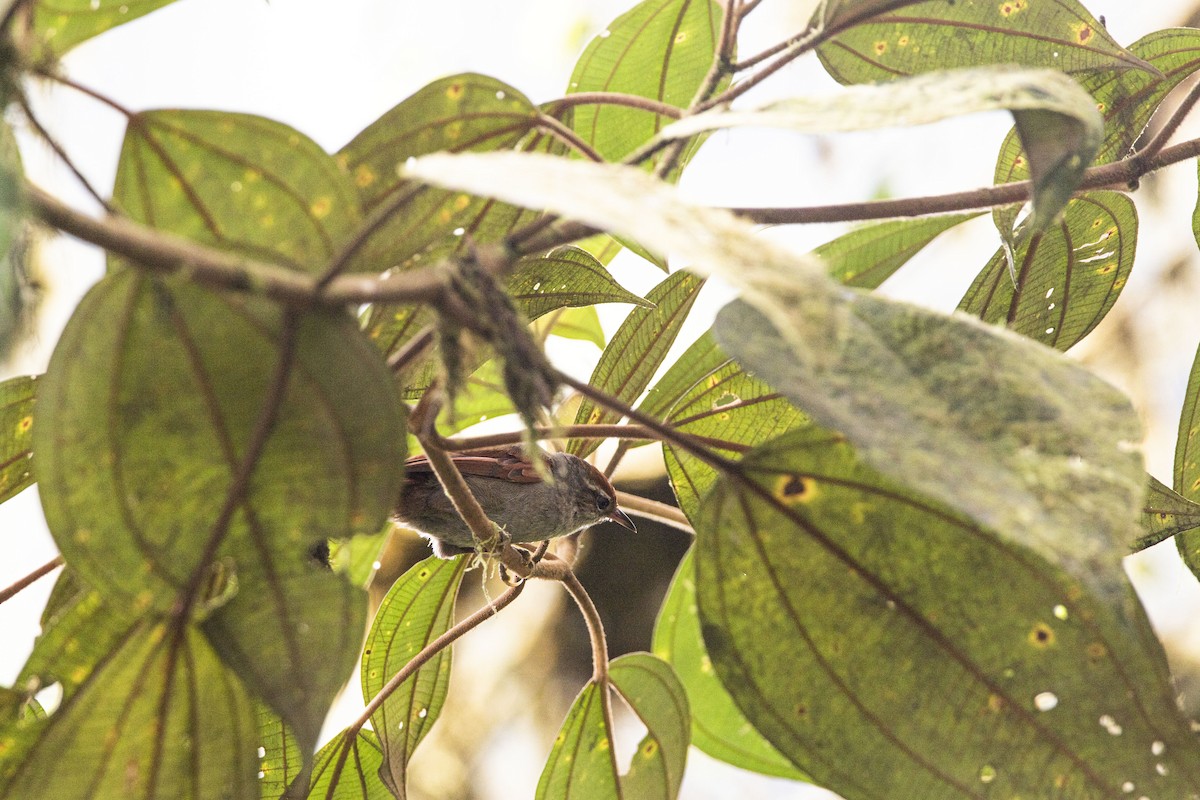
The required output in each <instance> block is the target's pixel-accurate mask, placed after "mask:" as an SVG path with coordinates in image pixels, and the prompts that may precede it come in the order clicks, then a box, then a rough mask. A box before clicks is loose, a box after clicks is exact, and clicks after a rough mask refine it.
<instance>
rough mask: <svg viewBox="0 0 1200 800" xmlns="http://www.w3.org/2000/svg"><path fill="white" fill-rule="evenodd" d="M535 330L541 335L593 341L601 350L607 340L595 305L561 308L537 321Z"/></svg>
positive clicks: (534, 325)
mask: <svg viewBox="0 0 1200 800" xmlns="http://www.w3.org/2000/svg"><path fill="white" fill-rule="evenodd" d="M533 330H534V331H535V332H537V333H539V335H543V334H544V335H549V336H558V337H560V338H563V339H575V340H578V341H581V342H591V343H592V344H594V345H596V347H598V348H600V349H601V350H603V349H604V345H605V342H606V340H605V338H604V329H603V328H602V327H600V315H599V314H597V313H596V308H595V306H583V307H581V308H564V309H561V310H559V311H556V312H555V313H554V314H552V315H551V316H549V317H544V318H542V319H541V320H539V321H538V322H535V323H534V324H533Z"/></svg>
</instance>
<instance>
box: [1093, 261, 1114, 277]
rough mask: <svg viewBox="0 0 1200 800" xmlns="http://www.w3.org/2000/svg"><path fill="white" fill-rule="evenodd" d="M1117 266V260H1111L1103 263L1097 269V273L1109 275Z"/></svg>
mask: <svg viewBox="0 0 1200 800" xmlns="http://www.w3.org/2000/svg"><path fill="white" fill-rule="evenodd" d="M1116 268H1117V262H1115V261H1110V262H1108V263H1107V264H1104V265H1102V266H1101V267H1100V268H1099V269H1097V270H1096V274H1097V275H1108V274H1109V273H1110V272H1114V271H1115V270H1116Z"/></svg>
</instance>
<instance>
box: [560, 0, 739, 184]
mask: <svg viewBox="0 0 1200 800" xmlns="http://www.w3.org/2000/svg"><path fill="white" fill-rule="evenodd" d="M721 14H722V11H721V5H720V3H717V2H715V0H643V2H641V3H639V4H638V5H636V6H634V7H633V8H632V9H630V10H629V11H627V12H625V13H624V14H622V15H621V16H620V17H617V19H615V20H613V22H612V23H611V24H610V25H609V26H608V28H606V29H605V30H604V32H603V33H601V34H600V35H598V36H597V37H596V38H594V39H592V41H591V42H590V43H589V44H588V46H587V48H586V49H585V50H584V51H583V55H581V56H580V57H579V61H578V63H576V65H575V71H574V72H572V73H571V83H570V86H569V88H568V92H569V93H572V94H573V93H576V92H620V93H623V94H632V95H637V96H639V97H647V98H650V99H651V100H657V101H659V102H662V103H666V104H667V105H671V106H675V107H677V108H685V107H687V106H688V105H689V104H690V103H691V102H692V99H693V97H694V96H695V94H696V91H697V90H698V89H699V88H700V84H701V82H702V81H703V80H704V77H705V75H707V74H708V71H709V69H710V68H711V67H712V63H713V58H714V54H715V52H716V47H717V37H718V35H719V31H720V28H721ZM668 121H669V120H668V119H667V118H666V117H663V116H662V115H659V114H655V113H652V112H649V111H643V110H641V109H637V108H629V107H627V106H619V105H602V104H594V105H591V104H589V105H582V106H578V107H576V108H575V109H574V110H573V115H572V119H571V125H572V127H573V128H574V129H575V132H576V133H578V134H579V135H580V136H581V137H582V138H583V140H584V141H586V142H587V143H588V144H590V145H592V147H593V148H595V150H596V151H597V152H598V153H599V154H600V155H601V156H603V157H604V158H605V159H607V160H609V161H619V160H620V159H622V158H624V157H625V156H626V155H628V154H629V153H630V152H632V151H633V150H634V149H636V148H637V147H639V146H640V145H642V144H643V143H645V142H646V141H648V140H649V139H651V138H652V137H653V136H654V135H655V134H656V133H658V131H659V130H660V129H661V128H662V127H663V125H665V124H666V123H667V122H668Z"/></svg>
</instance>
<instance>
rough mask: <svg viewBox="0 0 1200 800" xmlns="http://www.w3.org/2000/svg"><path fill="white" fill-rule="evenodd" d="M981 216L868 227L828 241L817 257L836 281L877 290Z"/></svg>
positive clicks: (927, 218) (929, 219)
mask: <svg viewBox="0 0 1200 800" xmlns="http://www.w3.org/2000/svg"><path fill="white" fill-rule="evenodd" d="M977 216H979V214H978V213H975V214H945V215H940V216H934V217H918V218H917V219H898V220H888V221H886V222H877V223H873V224H870V225H864V226H862V227H861V228H856V229H854V230H852V231H850V233H847V234H845V235H843V236H839V237H838V238H836V239H834V240H833V241H831V242H826V243H825V244H823V245H821V246H820V247H818V248H817V249H816V250H814V251H813V255H815V256H817V257H818V258H820V259H821V260H822V261H824V262H825V264H826V266H828V268H829V275H830V277H831V278H833V279H834V280H836V281H839V282H840V283H844V284H845V285H847V286H854V287H857V288H859V289H875V288H877V287H878V286H879V285H880V284H882V283H883V282H884V281H885V280H887V279H888V278H890V277H891V276H892V275H893V274H895V272H896V270H898V269H900V267H902V266H904V265H905V264H907V263H908V260H909V259H910V258H912V257H913V256H915V255H916V254H917V253H918V252H920V251H921V249H922V248H924V247H925V245H927V244H929V243H930V242H932V241H933V240H934V239H935V238H937V237H938V236H939V235H941V234H942V233H945V232H946V231H948V230H949V229H951V228H953V227H954V226H956V225H960V224H962V223H963V222H966V221H967V220H969V219H974V218H975V217H977Z"/></svg>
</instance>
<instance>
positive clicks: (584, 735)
mask: <svg viewBox="0 0 1200 800" xmlns="http://www.w3.org/2000/svg"><path fill="white" fill-rule="evenodd" d="M607 691H608V687H607V686H599V685H597V684H596V683H593V682H591V681H589V682H588V684H587V685H586V686H584V687H583V691H581V692H580V693H579V696H578V697H576V698H575V702H574V703H573V704H572V705H571V710H570V711H568V712H567V718H566V719H565V720H564V721H563V724H562V728H561V730H559V732H558V736H557V737H556V738H555V739H554V747H553V748H552V749H551V750H550V758H549V759H547V761H546V766H545V768H544V769H543V770H542V777H541V778H540V779H539V780H538V785H537V793H536V794H535V795H534V797H535V798H536V800H558V799H559V798H561V799H562V800H567V798H574V797H585V798H589V800H593V799H594V800H604V799H605V798H620V797H621V790H620V784H619V779H618V776H617V762H616V760H615V756H614V755H613V742H612V731H610V730H609V729H608V721H607V719H606V714H605V709H604V703H605V702H606V699H605V698H604V697H603V694H604V693H605V692H607Z"/></svg>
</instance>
